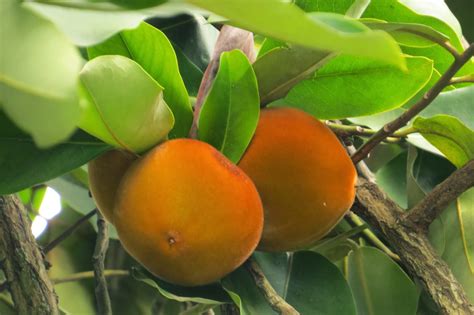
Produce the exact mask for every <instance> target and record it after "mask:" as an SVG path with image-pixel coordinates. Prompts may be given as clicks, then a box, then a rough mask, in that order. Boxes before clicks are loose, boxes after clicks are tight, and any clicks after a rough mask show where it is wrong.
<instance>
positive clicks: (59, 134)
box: [0, 0, 81, 148]
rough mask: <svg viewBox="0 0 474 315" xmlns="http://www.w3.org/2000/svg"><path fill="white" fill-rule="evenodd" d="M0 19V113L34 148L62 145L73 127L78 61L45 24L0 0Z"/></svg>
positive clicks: (8, 0)
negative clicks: (30, 137)
mask: <svg viewBox="0 0 474 315" xmlns="http://www.w3.org/2000/svg"><path fill="white" fill-rule="evenodd" d="M0 16H1V17H2V27H1V28H0V38H1V41H2V43H3V44H2V55H1V58H0V109H3V111H4V112H5V113H6V114H7V115H8V116H9V118H10V119H12V121H13V122H15V124H17V125H18V126H19V127H20V128H21V129H22V130H23V131H25V132H27V133H28V134H31V135H32V137H33V139H34V141H35V143H36V144H37V145H38V146H39V147H42V148H45V147H50V146H52V145H54V144H57V143H59V142H61V141H62V140H65V139H67V138H68V137H69V136H70V135H71V134H72V133H73V132H74V130H75V128H76V125H77V122H78V121H79V115H80V108H79V103H78V98H77V86H76V84H77V74H78V73H79V70H80V66H81V59H80V56H79V54H78V51H77V50H76V48H75V47H74V46H73V45H72V44H71V43H70V42H69V41H68V40H67V38H66V37H65V36H64V35H63V34H62V33H60V32H59V31H58V30H57V29H56V28H55V27H54V25H53V24H52V23H51V22H49V21H48V20H46V19H44V18H42V17H39V16H37V15H36V14H34V13H33V12H31V11H30V10H28V9H26V8H25V7H24V6H23V5H22V2H19V1H16V0H3V1H2V2H1V4H0ZM38 61H41V62H38Z"/></svg>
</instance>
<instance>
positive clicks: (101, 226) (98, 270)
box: [92, 211, 112, 315]
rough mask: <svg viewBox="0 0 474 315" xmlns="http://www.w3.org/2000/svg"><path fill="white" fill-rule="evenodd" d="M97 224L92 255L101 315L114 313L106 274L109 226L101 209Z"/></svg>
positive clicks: (98, 306) (98, 213) (96, 294)
mask: <svg viewBox="0 0 474 315" xmlns="http://www.w3.org/2000/svg"><path fill="white" fill-rule="evenodd" d="M97 226H98V231H97V240H96V243H95V249H94V254H93V256H92V263H93V265H94V277H95V296H96V300H97V308H98V310H99V314H100V315H112V306H111V304H110V297H109V291H108V290H107V280H106V279H105V275H104V261H105V254H106V252H107V248H108V247H109V236H108V227H107V222H105V220H104V217H103V216H102V214H101V213H100V212H99V211H97Z"/></svg>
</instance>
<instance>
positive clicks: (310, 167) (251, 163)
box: [239, 107, 357, 251]
mask: <svg viewBox="0 0 474 315" xmlns="http://www.w3.org/2000/svg"><path fill="white" fill-rule="evenodd" d="M239 167H240V168H242V170H244V172H245V173H246V174H247V175H249V177H250V178H251V179H252V180H253V181H254V183H255V186H257V190H258V191H259V193H260V197H261V199H262V203H263V207H264V211H265V225H264V228H263V234H262V240H261V241H260V244H259V246H258V249H259V250H265V251H293V250H296V249H301V248H306V247H308V246H310V245H312V244H313V243H314V242H315V241H317V240H319V239H320V238H322V237H323V236H324V235H325V234H327V233H328V232H329V231H330V230H331V229H332V228H333V227H334V226H335V225H336V224H337V223H338V222H339V220H340V219H341V218H342V216H343V215H344V214H345V212H346V211H347V210H348V209H349V208H350V206H351V205H352V203H353V201H354V196H355V183H356V179H357V172H356V170H355V168H354V165H353V163H352V161H351V159H350V158H349V156H348V154H347V153H346V151H345V149H344V147H343V146H342V145H341V143H340V142H339V140H338V139H337V137H336V136H335V135H334V134H333V133H332V131H331V130H330V129H329V128H327V127H326V126H325V125H324V124H323V123H321V122H320V121H318V120H317V119H315V118H313V117H312V116H310V115H309V114H307V113H305V112H303V111H300V110H297V109H293V108H285V107H282V108H268V109H264V110H262V111H261V113H260V120H259V123H258V126H257V129H256V132H255V135H254V137H253V139H252V141H251V143H250V145H249V147H248V148H247V151H246V152H245V154H244V156H243V157H242V159H241V161H240V162H239Z"/></svg>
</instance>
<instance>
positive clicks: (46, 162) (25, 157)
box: [0, 111, 110, 195]
mask: <svg viewBox="0 0 474 315" xmlns="http://www.w3.org/2000/svg"><path fill="white" fill-rule="evenodd" d="M108 149H110V146H109V145H107V144H105V143H103V142H99V141H98V140H97V139H95V138H93V137H91V136H89V135H87V134H86V133H85V132H82V131H78V132H76V133H75V134H74V135H73V136H72V137H71V138H70V139H69V140H67V141H64V142H63V143H61V144H58V145H56V146H54V147H52V148H49V149H47V150H41V149H38V148H37V147H36V145H35V143H34V142H33V139H32V138H31V137H30V136H28V135H27V134H25V133H23V132H21V131H20V130H19V129H18V128H17V127H16V126H15V125H14V124H13V123H12V122H11V121H10V120H9V119H7V118H6V117H5V115H4V114H3V113H2V112H1V111H0V174H2V176H0V195H3V194H11V193H14V192H17V191H19V190H22V189H24V188H27V187H30V186H33V185H36V184H40V183H43V182H44V181H47V180H50V179H52V178H54V177H57V176H59V175H61V174H64V173H67V172H69V171H70V170H72V169H75V168H77V167H79V166H81V165H83V164H85V163H87V162H88V161H89V160H91V159H93V158H95V157H97V156H98V155H100V154H101V153H103V152H105V151H106V150H108Z"/></svg>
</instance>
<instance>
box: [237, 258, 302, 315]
mask: <svg viewBox="0 0 474 315" xmlns="http://www.w3.org/2000/svg"><path fill="white" fill-rule="evenodd" d="M245 267H246V268H247V270H248V271H249V272H250V274H251V275H252V278H253V280H254V281H255V284H256V285H257V287H258V288H259V290H260V292H262V294H263V296H264V297H265V299H266V300H267V302H268V304H270V306H271V307H272V308H273V309H274V310H275V311H276V312H277V313H278V314H281V315H299V312H298V311H297V310H295V309H294V308H293V306H291V305H290V304H288V303H286V301H285V300H284V299H283V298H282V297H281V296H279V295H278V293H277V292H276V291H275V289H274V288H273V287H272V285H271V284H270V282H269V281H268V280H267V278H266V277H265V275H264V273H263V271H262V269H261V268H260V266H259V265H258V264H257V262H255V261H254V260H253V259H252V258H250V259H248V260H247V261H246V262H245Z"/></svg>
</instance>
